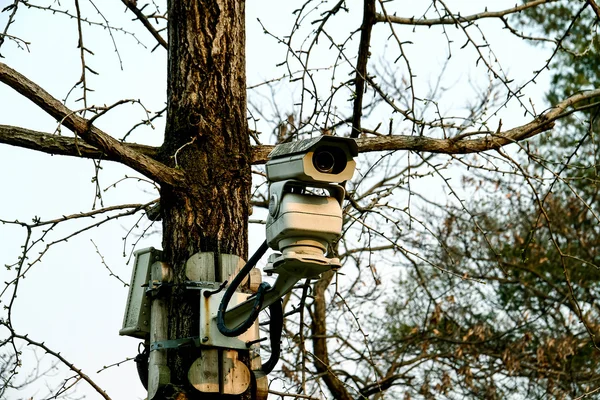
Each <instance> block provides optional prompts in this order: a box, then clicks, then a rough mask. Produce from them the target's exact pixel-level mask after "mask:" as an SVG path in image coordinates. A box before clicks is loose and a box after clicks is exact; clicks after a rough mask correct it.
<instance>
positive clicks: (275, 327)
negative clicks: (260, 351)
mask: <svg viewBox="0 0 600 400" xmlns="http://www.w3.org/2000/svg"><path fill="white" fill-rule="evenodd" d="M269 312H270V313H271V321H270V322H269V337H270V338H271V356H270V357H269V359H268V360H267V361H266V362H265V363H263V365H262V367H261V369H262V370H263V372H264V373H265V375H268V374H269V373H270V372H271V371H273V368H275V366H276V365H277V363H278V362H279V354H280V353H281V332H282V331H283V306H282V305H281V300H277V301H276V302H275V303H273V304H271V305H270V306H269Z"/></svg>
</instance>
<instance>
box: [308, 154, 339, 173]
mask: <svg viewBox="0 0 600 400" xmlns="http://www.w3.org/2000/svg"><path fill="white" fill-rule="evenodd" d="M313 164H314V166H315V168H316V169H317V171H319V172H322V173H325V174H330V173H331V172H332V171H333V167H334V166H335V157H334V156H333V154H331V153H330V152H328V151H327V150H321V151H317V152H316V153H315V155H314V156H313Z"/></svg>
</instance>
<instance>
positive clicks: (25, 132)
mask: <svg viewBox="0 0 600 400" xmlns="http://www.w3.org/2000/svg"><path fill="white" fill-rule="evenodd" d="M0 143H3V144H8V145H11V146H18V147H23V148H25V149H29V150H36V151H41V152H42V153H47V154H52V155H61V156H72V157H80V158H92V159H102V160H108V161H119V159H117V158H115V157H114V156H112V155H108V154H106V153H104V152H103V151H102V150H99V149H98V148H97V147H94V146H92V145H89V144H87V143H85V142H83V141H77V140H76V139H75V138H73V137H68V136H59V135H52V134H49V133H44V132H38V131H32V130H29V129H25V128H21V127H18V126H10V125H0ZM124 145H125V146H127V147H129V148H131V149H132V150H133V151H136V152H138V153H140V154H144V155H146V156H148V157H150V158H153V159H156V157H157V155H158V148H157V147H152V146H146V145H143V144H136V143H131V144H129V143H127V144H124Z"/></svg>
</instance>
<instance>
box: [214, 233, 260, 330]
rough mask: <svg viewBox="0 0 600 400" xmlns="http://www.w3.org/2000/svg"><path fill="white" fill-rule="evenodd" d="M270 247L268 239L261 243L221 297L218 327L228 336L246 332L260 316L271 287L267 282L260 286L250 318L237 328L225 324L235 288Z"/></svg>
mask: <svg viewBox="0 0 600 400" xmlns="http://www.w3.org/2000/svg"><path fill="white" fill-rule="evenodd" d="M268 249H269V246H268V245H267V241H266V240H265V241H264V242H263V243H262V244H261V245H260V247H259V248H258V250H256V252H255V253H254V254H253V255H252V257H250V259H249V260H248V262H246V265H244V267H243V268H242V269H241V270H240V272H239V273H238V274H237V275H236V276H235V278H233V281H232V282H231V284H230V285H229V287H228V288H227V290H226V291H225V294H224V295H223V298H222V299H221V303H220V304H219V310H218V312H217V328H219V332H221V333H222V334H223V335H225V336H227V337H235V336H240V335H241V334H242V333H244V332H246V331H247V330H248V329H249V328H250V327H251V326H252V324H254V321H256V318H257V317H258V313H259V312H260V309H261V307H262V303H263V300H264V296H265V292H266V291H267V290H268V289H269V288H270V287H271V286H270V285H269V284H268V283H266V282H263V283H261V284H260V286H259V287H258V291H257V293H256V297H255V299H254V305H253V306H252V311H251V313H250V315H249V316H248V318H246V320H245V321H244V322H242V323H241V324H240V325H238V326H236V327H235V328H231V329H230V328H228V327H227V326H226V325H225V311H226V310H227V306H228V305H229V301H230V300H231V297H232V296H233V293H235V290H236V289H237V288H238V286H240V284H241V283H242V281H243V280H244V278H245V277H246V275H248V274H249V273H250V270H252V268H254V266H255V265H256V263H258V260H260V259H261V257H262V256H263V255H264V254H265V253H266V252H267V250H268Z"/></svg>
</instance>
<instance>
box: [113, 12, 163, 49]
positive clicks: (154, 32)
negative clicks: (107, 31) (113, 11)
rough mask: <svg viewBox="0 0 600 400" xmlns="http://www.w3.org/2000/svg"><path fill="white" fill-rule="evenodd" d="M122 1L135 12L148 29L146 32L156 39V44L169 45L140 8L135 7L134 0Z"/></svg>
mask: <svg viewBox="0 0 600 400" xmlns="http://www.w3.org/2000/svg"><path fill="white" fill-rule="evenodd" d="M122 1H123V4H125V5H126V6H127V8H129V9H130V10H131V12H132V13H134V14H135V16H136V17H137V18H138V19H139V20H140V22H141V23H142V24H143V25H144V26H145V27H146V29H148V32H150V34H151V35H152V36H154V39H156V41H157V42H158V44H160V45H161V46H162V47H163V48H165V49H168V48H169V45H168V44H167V41H166V40H165V39H163V37H162V36H160V33H158V31H157V30H156V29H154V27H153V26H152V24H151V23H150V21H148V18H147V17H146V16H145V15H144V13H143V12H142V10H140V9H139V8H137V5H136V4H137V2H136V1H135V0H122Z"/></svg>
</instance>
